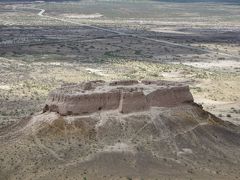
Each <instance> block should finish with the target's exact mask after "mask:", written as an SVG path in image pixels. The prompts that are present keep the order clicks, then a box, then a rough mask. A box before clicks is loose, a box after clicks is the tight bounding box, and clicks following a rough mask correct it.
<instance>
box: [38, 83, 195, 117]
mask: <svg viewBox="0 0 240 180" xmlns="http://www.w3.org/2000/svg"><path fill="white" fill-rule="evenodd" d="M191 102H193V96H192V94H191V92H190V90H189V86H187V85H184V84H181V83H176V82H170V81H135V80H124V81H113V82H109V83H108V82H104V81H89V82H83V83H80V84H66V85H63V86H61V87H60V88H58V89H56V90H54V91H52V92H50V94H49V96H48V99H47V101H46V104H45V107H44V109H43V111H44V112H46V111H50V112H57V113H59V114H60V115H85V114H91V113H95V112H99V111H107V110H118V111H119V112H120V113H123V114H125V113H132V112H139V111H146V110H148V109H149V108H151V107H173V106H178V105H180V104H182V103H191Z"/></svg>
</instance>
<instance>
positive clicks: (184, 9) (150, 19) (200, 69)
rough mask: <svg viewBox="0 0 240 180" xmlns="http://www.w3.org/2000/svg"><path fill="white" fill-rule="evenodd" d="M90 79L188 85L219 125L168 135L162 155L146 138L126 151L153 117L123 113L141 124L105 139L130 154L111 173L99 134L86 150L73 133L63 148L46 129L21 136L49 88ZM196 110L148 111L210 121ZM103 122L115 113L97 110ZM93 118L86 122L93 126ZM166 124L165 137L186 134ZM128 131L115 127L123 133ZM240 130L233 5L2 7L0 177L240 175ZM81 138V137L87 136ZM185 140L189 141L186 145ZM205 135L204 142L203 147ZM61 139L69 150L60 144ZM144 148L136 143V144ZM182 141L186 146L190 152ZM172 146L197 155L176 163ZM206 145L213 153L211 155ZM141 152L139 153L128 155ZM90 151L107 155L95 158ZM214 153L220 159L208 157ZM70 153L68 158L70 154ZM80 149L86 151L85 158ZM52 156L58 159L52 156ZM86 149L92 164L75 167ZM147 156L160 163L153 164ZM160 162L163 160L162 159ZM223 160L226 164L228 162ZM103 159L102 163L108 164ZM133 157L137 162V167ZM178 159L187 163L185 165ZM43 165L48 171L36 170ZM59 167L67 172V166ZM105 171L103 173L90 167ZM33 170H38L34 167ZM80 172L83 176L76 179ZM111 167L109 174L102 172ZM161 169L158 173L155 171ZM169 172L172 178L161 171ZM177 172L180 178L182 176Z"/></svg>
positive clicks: (239, 43)
mask: <svg viewBox="0 0 240 180" xmlns="http://www.w3.org/2000/svg"><path fill="white" fill-rule="evenodd" d="M93 80H104V81H107V82H109V81H112V80H167V81H176V82H181V83H184V84H187V85H189V86H190V91H191V93H192V94H193V97H194V101H195V102H196V103H197V104H200V105H202V106H203V108H204V110H205V111H207V113H208V112H209V113H211V114H213V115H214V116H216V117H214V118H213V119H214V120H213V121H214V122H215V121H217V122H218V123H219V121H220V123H219V124H218V123H217V124H218V125H216V127H215V126H214V127H213V126H212V124H211V125H209V124H208V125H206V126H207V127H206V128H205V127H204V128H203V127H201V128H200V129H197V130H196V132H195V131H194V132H191V133H190V135H188V136H186V137H185V136H183V137H182V136H181V137H180V138H184V140H182V139H181V140H179V142H178V141H177V140H176V139H175V138H174V137H171V140H170V141H168V143H169V146H171V147H166V149H164V150H162V151H160V150H159V147H163V146H164V143H163V144H161V146H160V145H159V143H156V142H155V141H151V140H150V139H145V140H146V142H145V140H144V138H142V137H139V138H140V139H138V141H139V142H138V143H137V144H138V145H139V146H138V145H136V144H134V143H133V144H134V145H133V144H132V142H131V143H130V144H129V143H126V140H129V136H131V135H132V134H131V131H134V132H136V131H138V127H141V125H144V123H145V122H147V121H148V120H150V119H152V117H151V118H149V117H148V116H149V114H148V113H142V114H141V113H140V114H138V113H137V115H136V116H140V118H139V117H132V116H134V115H127V116H126V117H125V116H124V117H120V119H124V118H126V119H135V120H136V119H137V118H139V119H140V124H139V125H136V126H137V127H130V130H129V131H130V132H128V133H129V134H127V135H121V136H120V137H121V138H122V139H121V140H120V141H119V142H115V140H114V141H113V140H112V139H111V140H109V141H108V140H106V141H108V143H107V144H108V145H109V146H114V147H113V148H115V145H116V147H118V146H120V149H121V148H123V149H124V148H126V149H127V150H126V151H127V153H126V154H124V156H125V155H126V157H124V158H125V159H127V161H128V158H129V161H128V163H127V164H128V165H126V164H125V163H126V162H125V160H124V161H123V162H122V164H121V163H119V166H120V167H124V168H123V169H122V171H120V172H119V173H117V171H118V170H119V169H121V168H120V167H117V166H113V167H112V169H111V168H110V166H111V164H113V163H114V162H115V161H116V159H118V156H119V154H118V153H116V154H115V155H113V156H112V155H110V156H109V155H108V153H106V154H104V153H103V152H105V151H107V152H108V149H105V148H108V147H107V146H106V147H105V146H104V145H103V144H104V143H105V139H104V138H103V142H102V141H100V142H99V141H98V140H97V141H96V142H95V139H94V138H93V139H92V138H90V140H89V141H90V142H86V145H85V146H83V144H84V143H82V142H81V143H80V140H78V139H77V140H76V139H74V138H76V137H77V136H75V135H78V133H79V132H78V131H77V134H74V135H73V136H72V137H71V138H72V139H71V140H72V142H73V143H72V144H73V145H70V146H66V144H64V143H70V141H68V138H70V137H68V138H67V139H64V136H63V135H59V136H56V137H55V136H54V135H52V134H51V133H53V132H49V133H50V135H49V137H45V136H46V135H42V134H41V135H39V136H40V138H37V139H36V138H35V139H34V137H39V136H35V135H29V134H28V133H27V135H26V134H25V131H24V132H22V130H20V129H21V128H22V127H25V125H26V124H28V123H29V121H31V119H32V116H33V117H36V116H37V115H36V113H37V114H38V112H41V111H42V109H43V107H44V105H45V101H46V99H47V96H48V93H49V92H50V91H51V90H53V89H55V88H57V87H59V86H61V85H62V84H66V83H67V84H69V83H79V82H82V81H93ZM195 108H197V107H195V106H192V105H185V106H183V107H175V108H173V109H171V108H170V109H162V108H160V109H158V110H156V109H153V110H151V111H154V114H155V115H156V114H158V115H159V114H160V116H164V117H162V118H159V119H160V120H161V119H162V120H163V121H165V120H166V121H167V119H171V120H172V121H174V122H175V121H176V118H175V119H174V118H172V114H179V113H180V112H182V113H183V114H182V115H179V117H178V118H177V119H178V120H181V121H184V120H185V119H186V116H187V117H188V115H189V114H188V113H189V112H193V113H190V114H191V115H189V116H190V117H188V118H190V119H192V120H194V121H195V120H197V123H202V122H204V123H206V122H207V123H209V119H206V118H205V117H206V116H202V115H201V113H200V115H199V114H197V115H196V114H195V112H196V111H203V110H199V109H197V110H196V111H195V110H194V109H195ZM189 109H190V110H189ZM155 111H157V112H158V113H156V112H155ZM205 111H204V112H205ZM113 114H114V113H113ZM180 114H181V113H180ZM192 114H193V115H192ZM213 115H211V116H213ZM49 116H50V119H58V115H57V114H54V113H50V115H49ZM102 116H103V117H109V118H110V119H111V118H112V116H116V114H114V115H112V116H110V115H108V112H104V113H103V114H102ZM195 116H196V118H195ZM98 118H99V117H93V119H94V122H95V121H97V120H98ZM40 119H41V117H40ZM67 119H68V117H67ZM113 119H114V118H113ZM220 119H221V120H220ZM124 121H125V120H124ZM156 121H157V122H158V123H161V122H159V121H158V120H156ZM184 122H185V121H184ZM89 123H90V122H89ZM109 123H110V125H109V127H110V128H112V129H111V131H109V133H110V134H111V133H113V134H112V135H110V137H112V138H113V139H114V138H116V137H117V136H118V135H116V134H114V133H115V131H114V125H113V124H114V123H113V124H112V120H111V121H109ZM131 123H132V122H131ZM228 123H229V124H228ZM173 124H174V125H173V126H172V125H171V124H170V125H169V126H167V128H166V129H168V130H169V132H162V134H164V133H170V134H171V133H172V131H175V130H173V129H172V128H173V127H175V126H176V127H175V128H176V131H178V130H179V132H185V131H186V129H184V128H185V127H183V128H181V127H179V126H180V125H179V126H178V125H176V124H175V123H173ZM222 124H224V127H222ZM226 124H227V125H226ZM87 125H89V124H87ZM125 125H126V124H124V125H122V127H123V128H127V127H125ZM239 125H240V5H239V4H236V3H213V2H211V3H210V2H201V3H174V2H171V3H169V2H157V1H138V2H137V1H114V2H112V1H110V2H109V1H86V0H83V1H79V2H78V1H77V2H76V1H75V2H41V1H40V2H34V3H30V2H25V3H20V2H19V3H12V2H11V3H10V2H2V1H0V142H1V147H0V152H3V153H1V154H0V179H49V178H50V177H51V175H54V174H55V175H56V174H59V173H60V172H61V171H62V170H63V169H65V170H66V173H65V174H68V177H64V176H61V177H59V178H62V179H71V177H70V176H69V174H72V175H73V176H72V179H74V178H75V179H79V178H80V177H81V178H82V179H89V178H90V179H94V177H96V174H99V172H100V171H102V172H104V173H103V174H101V178H102V179H104V177H105V179H116V178H119V179H121V178H123V179H132V178H133V179H134V178H137V179H141V175H142V176H143V179H154V175H158V177H159V178H157V179H164V178H166V179H169V178H170V179H171V176H170V175H171V174H172V175H173V176H172V178H173V179H177V178H179V179H202V177H205V178H204V179H239V178H240V176H239V167H237V166H239V161H240V156H239V149H240V145H239V144H240V142H239V141H240V140H239ZM89 126H90V125H89ZM92 126H94V127H95V126H97V125H96V124H94V125H92ZM132 126H134V123H133V125H132ZM181 126H183V125H181ZM195 126H196V124H194V123H193V124H192V126H191V127H190V129H191V128H193V127H195ZM104 128H106V127H105V126H104ZM118 128H120V127H118ZM118 128H117V127H116V131H120V130H119V129H118ZM178 128H180V129H178ZM186 128H187V127H186ZM155 129H157V130H159V129H164V127H163V125H162V124H161V125H159V126H158V127H157V128H156V127H155ZM151 130H152V129H151V128H150V129H147V130H146V131H147V132H146V134H147V136H149V138H150V137H151V138H153V139H154V138H155V139H158V138H159V137H162V134H161V133H160V134H158V133H157V134H154V133H155V132H152V133H153V134H151V133H149V132H151ZM11 132H12V133H13V134H12V135H11ZM18 132H19V133H20V134H21V135H20V134H18ZM27 132H28V131H27ZM179 132H177V133H179ZM206 132H207V134H208V135H206ZM8 133H10V134H8ZM54 133H55V132H54ZM54 133H53V134H54ZM30 134H31V133H30ZM80 134H81V133H80ZM106 134H107V133H106ZM199 134H205V136H200V135H199ZM214 134H215V135H216V137H215V136H214ZM224 134H225V135H226V136H225V135H224ZM18 135H19V137H21V139H20V138H18ZM88 135H89V134H88ZM88 135H87V136H88ZM128 135H129V136H128ZM165 135H166V136H168V135H167V134H165ZM42 136H44V137H43V138H42V139H43V140H42V141H46V142H44V143H43V144H45V147H41V143H40V145H39V141H40V142H41V137H42ZM142 136H144V134H142ZM152 136H153V137H152ZM8 138H9V141H8ZM51 138H52V139H51ZM54 138H56V139H54ZM80 139H81V141H82V140H83V139H84V141H86V139H85V138H80ZM189 139H191V140H192V141H191V142H188V140H189ZM200 139H201V140H200ZM206 139H208V140H209V141H208V142H206V141H207V140H206ZM143 141H144V143H146V144H144V143H143ZM176 141H177V142H176ZM16 142H18V144H17V143H16ZM61 143H63V144H64V145H63V147H66V149H61V148H60V147H59V146H61ZM124 143H126V144H127V145H126V144H124ZM141 143H143V144H142V145H141V146H140V144H141ZM149 143H150V145H149ZM154 143H155V144H154ZM165 143H166V142H165ZM188 143H189V144H188ZM204 143H206V147H204V145H203V147H201V148H200V149H198V150H197V148H198V145H200V144H204ZM221 143H222V144H221ZM2 144H3V146H2ZM46 144H47V145H46ZM87 144H88V145H89V146H88V145H87ZM114 144H115V145H114ZM51 145H52V147H53V148H54V150H53V151H51V148H50V150H49V147H51ZM78 145H79V146H78ZM188 145H189V146H191V147H192V148H188V147H187V146H188ZM39 146H40V147H39ZM95 146H96V147H95ZM129 146H131V147H129ZM172 146H174V148H176V147H178V146H181V148H182V150H179V149H178V150H179V152H180V151H181V152H182V151H183V153H187V154H191V152H192V151H194V152H195V151H198V153H197V152H196V154H197V155H196V156H194V155H193V154H194V153H193V154H191V156H193V157H187V158H186V157H185V155H184V157H183V158H184V160H183V161H179V162H178V158H175V157H173V156H174V155H176V153H177V152H178V151H176V150H174V151H173V150H172V149H171V148H173V147H172ZM185 146H186V147H185ZM211 146H212V147H211ZM26 147H27V148H26ZM37 147H38V148H37ZM46 147H47V151H46ZM209 147H211V148H212V149H208V148H209ZM131 148H132V149H131ZM139 148H140V150H139V152H141V153H139V154H137V155H136V154H135V153H132V154H131V152H136V149H139ZM141 148H146V149H144V150H143V149H141ZM154 148H156V149H154ZM168 148H170V150H169V149H168ZM76 149H81V152H77V151H76ZM94 149H96V150H99V151H101V153H103V154H104V155H99V156H98V155H97V156H95V155H96V154H94V152H95V151H94ZM100 149H101V150H100ZM160 149H161V148H160ZM184 149H185V150H186V152H185V150H184ZM189 149H192V150H189ZM102 150H103V151H102ZM217 150H219V151H218V153H219V154H216V156H214V152H217ZM68 151H69V152H72V153H71V154H67V152H68ZM87 151H88V153H87V154H82V153H86V152H87ZM123 151H124V150H123ZM159 151H160V152H159ZM168 151H169V154H167V152H168ZM49 152H50V153H49ZM55 152H57V154H61V156H60V157H57V158H56V156H54V153H55ZM90 152H92V154H93V156H91V158H90V160H89V161H86V159H85V160H81V161H84V163H86V164H84V165H82V166H83V167H84V168H80V167H79V164H78V160H79V161H80V159H78V157H76V156H75V155H76V154H77V156H79V157H81V156H83V157H85V158H88V155H89V153H90ZM170 152H171V153H170ZM204 152H205V153H204ZM6 153H9V154H6ZM159 153H160V154H159ZM161 153H162V154H161ZM28 154H29V157H28ZM90 154H91V153H90ZM133 154H134V156H133ZM55 155H56V154H55ZM135 155H136V157H135ZM153 155H156V157H158V158H157V159H154V156H153ZM224 155H225V157H223V156H224ZM68 156H71V157H68ZM120 156H121V155H120ZM145 156H147V157H149V158H147V157H145ZM208 156H209V158H208ZM121 157H123V156H121ZM159 157H162V159H161V158H160V159H161V161H159ZM234 157H235V158H236V159H235V160H234ZM95 158H98V159H101V158H102V159H101V160H99V161H97V162H99V163H100V164H97V163H96V164H94V161H95V160H96V159H95ZM151 158H152V159H151ZM136 159H137V160H136ZM208 159H209V161H208ZM226 159H228V160H229V161H228V162H227V160H226ZM107 160H108V161H109V163H107V162H105V161H107ZM168 160H169V161H168ZM110 161H111V162H110ZM134 161H137V162H136V163H135V164H134V163H133V162H134ZM146 161H147V162H146ZM197 161H199V162H197ZM200 161H201V162H200ZM162 162H168V163H166V166H164V167H162V169H161V168H160V165H159V164H161V163H162ZM183 162H184V163H185V164H187V165H186V166H187V167H182V165H184V163H183ZM34 163H35V164H34ZM38 163H40V164H38ZM48 163H49V166H46V167H43V166H44V165H46V164H48ZM66 163H67V166H64V164H66ZM101 163H102V164H101ZM138 163H140V164H138ZM141 163H143V164H144V163H146V166H149V171H147V170H146V174H144V173H143V174H141V175H139V172H140V171H145V170H143V169H141V168H142V167H143V166H142V164H141ZM195 163H196V164H195ZM234 163H235V164H234ZM22 164H26V168H23V166H22ZM27 164H28V165H27ZM80 164H81V163H80ZM106 164H108V166H107V165H106ZM136 164H137V165H136ZM54 165H56V167H55V169H51V168H53V167H54ZM134 165H136V166H139V168H136V166H135V167H134ZM154 165H156V166H154ZM178 165H179V166H178ZM102 166H104V167H105V169H98V170H96V169H97V168H100V167H102ZM189 166H191V167H189ZM37 167H38V168H40V169H41V168H43V169H41V170H39V171H38V169H37ZM57 167H59V168H57ZM61 167H62V168H63V169H61ZM66 167H67V168H66ZM71 167H73V168H71ZM87 167H89V169H91V171H94V170H96V171H95V172H91V173H89V171H88V170H87V169H88V168H87ZM90 167H91V168H90ZM94 167H95V168H94ZM131 167H132V168H133V169H131ZM140 167H141V168H140ZM150 167H151V168H150ZM154 167H155V168H154ZM156 167H157V168H156ZM34 168H35V169H34ZM79 168H80V169H81V173H80V174H81V175H79V174H78V175H77V174H76V173H77V170H78V169H79ZM108 168H110V169H111V170H109V173H108V171H107V169H108ZM159 168H160V169H161V171H160V172H159V174H158V173H157V169H159ZM204 168H205V169H204ZM228 168H229V169H228ZM14 169H17V170H16V171H14ZM166 169H167V170H168V171H169V172H166V174H165V171H167V170H166ZM170 169H171V170H172V171H170ZM203 169H204V170H203ZM51 170H52V173H50V171H51ZM153 171H154V172H153ZM182 171H183V172H184V173H183V174H182V175H179V174H180V172H182ZM27 172H31V173H30V175H29V174H28V175H27ZM64 172H65V171H64ZM130 172H132V174H131V173H130ZM203 172H204V173H203ZM45 173H46V176H45V175H44V174H45ZM121 173H122V175H121ZM9 174H11V175H12V176H11V175H9ZM63 174H64V173H63ZM150 174H153V176H150ZM148 175H149V177H148ZM165 175H166V176H165ZM56 177H57V176H56ZM99 178H100V177H99ZM155 179H156V178H155Z"/></svg>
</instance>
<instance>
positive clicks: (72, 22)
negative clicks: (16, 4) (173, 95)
mask: <svg viewBox="0 0 240 180" xmlns="http://www.w3.org/2000/svg"><path fill="white" fill-rule="evenodd" d="M25 9H32V10H37V11H39V13H38V14H37V15H38V16H41V17H46V18H49V19H53V20H57V21H62V22H67V23H71V24H75V25H80V26H85V27H89V28H93V29H97V30H101V31H105V32H110V33H114V34H118V35H120V36H129V37H134V38H138V39H143V40H148V41H153V42H159V43H164V44H168V45H171V46H176V47H181V48H187V49H191V50H196V51H200V52H203V53H210V54H211V53H212V54H217V55H222V56H225V57H232V58H234V59H237V60H240V58H239V57H238V56H234V55H231V54H227V53H224V52H216V51H213V50H209V49H203V48H198V47H193V46H189V45H184V44H178V43H174V42H170V41H166V40H159V39H153V38H148V37H144V36H139V35H134V34H128V33H124V32H120V31H116V30H111V29H107V28H102V27H97V26H93V25H87V24H83V23H79V22H75V21H71V20H66V19H61V18H57V17H53V16H49V15H44V13H45V12H46V10H45V9H40V8H34V7H28V8H25Z"/></svg>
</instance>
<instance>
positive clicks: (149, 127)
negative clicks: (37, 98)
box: [0, 82, 240, 180]
mask: <svg viewBox="0 0 240 180" xmlns="http://www.w3.org/2000/svg"><path fill="white" fill-rule="evenodd" d="M101 83H103V82H101ZM114 83H115V82H114ZM154 83H156V82H154ZM83 84H84V87H86V86H85V85H86V83H83ZM83 84H80V85H75V86H74V88H75V89H74V88H73V85H72V84H71V85H65V86H64V87H62V88H63V89H64V90H63V89H61V88H60V89H57V90H56V91H53V92H68V93H69V92H74V94H76V92H77V90H76V87H83ZM87 84H88V85H87V86H88V87H90V86H89V83H87ZM93 84H95V82H94V83H93ZM103 84H104V85H101V88H104V89H105V88H106V89H108V90H109V89H111V88H113V86H111V83H109V85H106V83H103ZM118 86H119V85H117V86H114V87H115V88H118ZM132 86H135V87H137V86H140V87H141V86H142V87H144V88H143V89H142V90H143V92H144V90H146V88H147V86H148V85H143V84H142V83H140V85H139V83H138V84H135V85H133V84H131V83H130V85H129V84H128V83H127V85H124V87H125V88H129V87H132ZM145 86H146V87H145ZM149 86H150V89H151V88H153V87H154V86H155V85H152V84H150V85H149ZM120 87H123V85H120ZM140 87H139V88H140ZM95 88H96V89H97V87H95ZM98 88H99V87H98ZM165 88H169V87H168V86H165ZM66 89H67V91H66ZM87 89H88V90H86V92H85V93H89V91H91V90H90V89H91V88H90V89H89V88H87ZM96 89H95V90H92V91H96ZM156 90H157V89H156ZM53 92H51V93H50V94H49V97H51V96H52V94H53ZM85 93H83V94H81V96H82V95H86V94H85ZM168 93H172V92H171V91H169V92H168ZM168 93H166V96H167V95H168ZM176 93H178V91H176ZM188 93H190V91H188ZM90 94H91V93H90ZM190 94H191V93H190ZM63 95H66V96H67V95H69V94H67V93H66V94H63ZM156 98H157V96H156ZM136 99H137V98H136ZM136 99H135V100H136ZM133 101H134V100H133ZM48 102H49V100H47V102H46V104H47V103H48ZM52 102H53V101H52ZM70 102H71V103H72V102H74V103H76V100H75V101H70ZM137 102H138V103H139V101H137ZM65 104H67V105H68V103H67V101H65ZM139 104H141V103H139ZM88 105H89V104H86V106H88ZM0 132H1V134H0V141H1V146H0V151H1V154H0V161H1V163H0V179H26V180H27V179H239V177H240V173H239V172H240V161H239V159H240V153H239V149H240V127H239V126H237V125H234V124H232V123H230V122H227V121H223V120H221V119H219V118H217V117H215V116H214V115H212V114H210V113H208V112H206V111H204V110H203V109H202V107H201V106H200V105H198V104H196V103H194V102H193V101H186V102H182V103H177V104H175V105H174V106H167V107H162V106H161V107H160V106H158V107H157V106H155V105H152V106H149V108H148V109H143V110H142V111H139V110H138V111H135V110H134V111H131V112H128V113H127V114H126V113H122V112H121V111H119V109H110V110H104V109H101V110H98V111H96V112H92V113H88V114H80V115H74V114H71V115H61V114H59V113H58V112H52V111H51V109H48V111H46V108H44V112H39V113H36V114H35V115H33V116H32V117H29V118H25V119H23V120H21V121H20V122H17V123H16V124H13V125H12V126H8V127H5V128H4V129H1V131H0Z"/></svg>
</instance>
